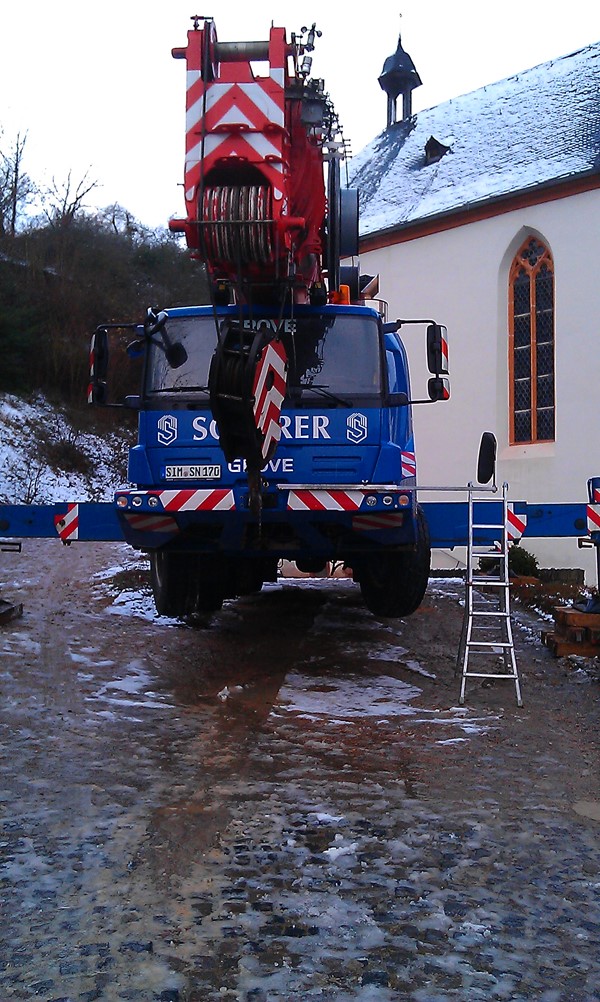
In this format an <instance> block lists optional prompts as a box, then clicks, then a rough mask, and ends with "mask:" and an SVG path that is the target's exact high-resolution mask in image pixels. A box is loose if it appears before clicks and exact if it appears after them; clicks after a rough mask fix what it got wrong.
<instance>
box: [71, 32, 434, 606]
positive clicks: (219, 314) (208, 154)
mask: <svg viewBox="0 0 600 1002" xmlns="http://www.w3.org/2000/svg"><path fill="white" fill-rule="evenodd" d="M193 21H194V25H193V28H192V30H190V31H189V32H188V39H187V46H186V48H182V49H174V50H173V56H174V57H175V58H178V59H185V60H186V64H187V134H186V162H185V204H186V213H187V214H186V217H185V218H183V219H176V220H171V222H170V228H171V230H173V231H174V232H177V233H183V234H185V237H186V240H187V244H188V247H189V248H190V250H191V252H192V255H193V256H195V257H196V258H198V259H199V260H200V261H201V262H203V263H204V264H205V266H206V270H207V274H208V278H209V282H210V289H211V304H210V305H208V306H196V307H189V308H177V309H165V310H159V309H158V308H157V309H153V310H149V312H148V316H147V318H146V320H145V323H143V324H140V325H119V324H106V325H102V326H101V327H99V328H98V329H97V330H96V332H95V334H94V336H93V338H92V348H91V379H90V388H89V400H90V402H92V403H95V404H104V403H106V402H107V401H108V398H109V395H110V386H107V383H110V378H111V377H110V373H111V370H112V369H113V368H114V367H115V366H116V367H117V368H118V366H119V363H118V362H115V358H114V352H115V347H116V346H117V345H119V344H121V345H122V344H123V334H122V332H123V330H124V329H125V331H126V332H127V333H128V334H129V336H130V338H131V337H133V340H132V341H131V343H130V344H129V346H128V348H127V350H128V352H129V354H130V356H135V355H140V354H141V355H142V356H143V374H142V385H141V391H140V393H139V394H138V395H135V396H128V397H126V398H125V400H124V405H125V406H129V407H135V408H137V409H138V410H139V436H138V443H137V444H136V445H135V446H134V447H133V448H132V449H131V450H130V456H129V470H128V478H129V481H130V482H131V483H132V484H135V487H133V488H131V489H126V490H120V491H118V492H117V494H116V497H115V503H116V512H117V516H118V519H119V523H120V526H121V529H122V533H123V536H124V538H125V539H126V540H127V542H129V543H130V544H131V545H132V546H134V547H136V548H138V549H140V550H143V551H146V552H147V553H148V554H149V558H150V566H151V578H152V587H153V593H154V598H155V603H156V608H157V610H158V612H159V613H161V614H165V615H169V616H176V617H182V618H183V617H186V616H191V615H193V614H195V613H200V612H202V611H211V610H216V609H218V608H219V607H220V606H221V604H222V602H223V600H224V599H225V598H228V597H234V596H238V595H243V594H246V593H249V592H253V591H257V590H260V588H261V587H262V585H263V583H264V581H265V580H267V581H273V580H275V579H276V574H277V567H278V563H279V561H280V560H281V559H282V558H283V559H289V560H293V561H295V562H296V564H297V566H298V568H299V569H300V570H303V571H312V572H317V571H320V570H322V569H323V568H324V567H325V565H326V563H327V561H332V560H335V561H343V562H344V564H345V565H346V567H348V568H351V570H352V575H353V577H354V579H355V580H356V581H357V582H358V583H359V584H360V588H361V591H362V595H363V596H364V600H365V602H366V604H367V606H368V608H369V609H370V610H371V611H372V612H373V613H374V614H376V615H382V616H404V615H407V614H409V613H411V612H413V611H414V610H415V609H416V608H417V607H418V606H419V604H420V602H421V600H422V598H423V595H424V592H425V589H426V586H427V581H428V576H429V569H430V542H429V535H428V528H427V524H426V519H425V516H424V513H423V510H422V508H421V507H420V506H419V504H418V502H417V496H416V491H415V489H414V485H415V482H416V479H415V478H416V463H415V446H414V440H413V427H412V413H411V405H412V403H413V402H414V401H413V400H412V398H411V389H410V382H409V373H408V365H407V357H406V352H405V349H404V346H403V343H402V341H401V339H400V336H399V328H400V326H401V324H400V322H396V323H388V322H386V317H385V313H384V307H383V304H381V303H379V302H377V301H375V300H373V299H369V297H370V296H372V294H373V290H374V289H375V287H376V284H377V283H376V280H375V279H372V278H364V277H362V276H360V274H359V270H358V268H357V267H355V266H347V267H343V266H342V265H341V263H340V262H341V260H342V259H343V258H352V257H353V256H354V255H356V254H357V252H358V193H357V191H356V190H353V189H350V188H347V187H343V186H342V184H341V181H340V174H341V171H340V161H341V159H343V157H344V155H345V143H344V141H343V139H342V138H341V131H340V127H339V123H338V120H337V117H336V115H335V112H334V110H333V107H332V105H331V102H330V99H329V97H328V95H327V94H326V93H325V90H324V86H323V82H322V81H321V80H316V79H312V78H311V77H310V75H309V73H310V65H311V57H310V55H309V53H310V52H311V51H312V50H313V48H314V42H315V38H316V36H317V35H318V34H319V33H318V32H317V30H316V27H315V25H313V26H312V28H310V29H306V28H303V29H302V32H301V33H300V35H292V36H291V41H288V40H287V38H286V32H285V30H284V29H283V28H276V27H272V28H271V30H270V34H269V39H268V41H265V42H225V43H222V42H219V41H218V39H217V33H216V29H215V25H214V22H213V21H212V20H210V19H201V18H194V19H193ZM256 64H261V66H263V67H265V68H266V69H265V72H264V75H262V76H261V75H258V74H257V73H256V72H255V67H256ZM415 322H417V321H415ZM403 323H404V322H403ZM418 323H421V324H424V325H425V329H426V337H427V358H428V366H429V370H430V372H431V373H432V376H431V378H430V379H429V386H428V400H431V401H435V400H441V399H447V398H448V396H449V386H448V379H447V372H448V367H447V338H446V331H445V329H444V328H442V327H441V326H440V325H438V324H436V323H433V322H431V321H429V322H428V321H418Z"/></svg>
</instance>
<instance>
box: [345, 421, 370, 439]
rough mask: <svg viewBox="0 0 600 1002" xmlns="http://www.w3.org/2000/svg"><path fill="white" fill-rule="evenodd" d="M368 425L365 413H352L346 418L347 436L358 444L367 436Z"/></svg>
mask: <svg viewBox="0 0 600 1002" xmlns="http://www.w3.org/2000/svg"><path fill="white" fill-rule="evenodd" d="M367 432H368V425H367V418H366V416H365V415H364V414H358V413H355V414H351V415H350V417H349V418H347V420H346V438H347V439H349V441H350V442H354V443H355V444H356V445H358V444H359V442H364V440H365V438H366V437H367Z"/></svg>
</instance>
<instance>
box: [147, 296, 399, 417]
mask: <svg viewBox="0 0 600 1002" xmlns="http://www.w3.org/2000/svg"><path fill="white" fill-rule="evenodd" d="M225 322H227V321H225ZM231 322H232V323H235V324H237V323H238V321H237V318H235V317H231ZM241 323H242V329H243V330H244V331H248V335H249V336H250V337H251V336H252V331H253V330H260V329H262V328H266V329H267V330H272V331H273V332H275V330H276V331H277V333H278V334H280V336H281V338H282V340H283V343H284V344H285V348H286V351H287V356H288V362H289V373H288V394H287V398H286V402H285V405H284V406H286V407H294V406H302V407H307V406H311V407H312V406H315V407H317V406H319V407H323V403H324V399H326V400H327V401H329V405H330V406H350V407H354V406H356V405H357V404H363V405H366V404H367V403H368V402H369V401H370V400H371V401H374V400H375V399H376V398H378V397H379V395H380V392H381V355H380V345H379V331H378V325H377V321H376V319H375V318H374V317H362V316H358V315H351V314H337V315H330V314H325V313H323V314H316V313H315V314H311V315H310V316H309V315H304V316H300V317H295V318H294V319H293V320H289V319H284V320H281V321H278V320H277V319H258V318H255V319H253V320H243V321H242V322H241ZM167 331H168V338H169V341H170V342H171V343H178V344H181V345H182V346H183V348H184V349H185V356H184V357H185V361H184V362H183V364H180V365H179V366H177V368H173V367H172V366H171V365H170V364H169V361H168V359H167V356H166V353H165V350H164V345H163V344H162V342H161V340H160V338H156V339H155V340H154V341H152V342H151V343H150V345H149V351H148V360H147V367H146V396H147V397H150V398H152V397H154V398H158V397H163V395H169V396H170V395H173V394H177V395H180V394H181V395H182V397H183V398H185V399H186V400H188V399H193V400H197V402H198V406H203V405H208V372H209V368H210V361H211V358H212V355H213V352H214V350H215V346H216V340H217V338H216V332H215V323H214V318H213V317H212V316H204V317H172V318H170V319H169V320H168V322H167Z"/></svg>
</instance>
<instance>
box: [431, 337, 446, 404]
mask: <svg viewBox="0 0 600 1002" xmlns="http://www.w3.org/2000/svg"><path fill="white" fill-rule="evenodd" d="M427 368H428V369H429V371H430V372H433V374H434V375H435V376H447V375H448V372H449V371H450V370H449V369H448V328H447V327H444V326H443V324H429V326H428V328H427ZM436 399H445V398H443V397H438V398H436Z"/></svg>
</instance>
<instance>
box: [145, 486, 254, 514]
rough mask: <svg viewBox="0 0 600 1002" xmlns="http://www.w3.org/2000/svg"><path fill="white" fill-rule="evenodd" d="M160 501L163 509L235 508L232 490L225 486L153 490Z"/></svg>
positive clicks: (229, 509)
mask: <svg viewBox="0 0 600 1002" xmlns="http://www.w3.org/2000/svg"><path fill="white" fill-rule="evenodd" d="M152 493H153V495H154V496H156V497H159V498H160V500H161V501H162V505H163V508H164V509H165V511H231V510H232V509H233V508H235V498H234V494H233V491H232V490H228V489H227V488H226V487H218V488H213V489H212V490H203V491H196V490H192V489H189V488H188V489H187V490H179V491H153V492H152Z"/></svg>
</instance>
